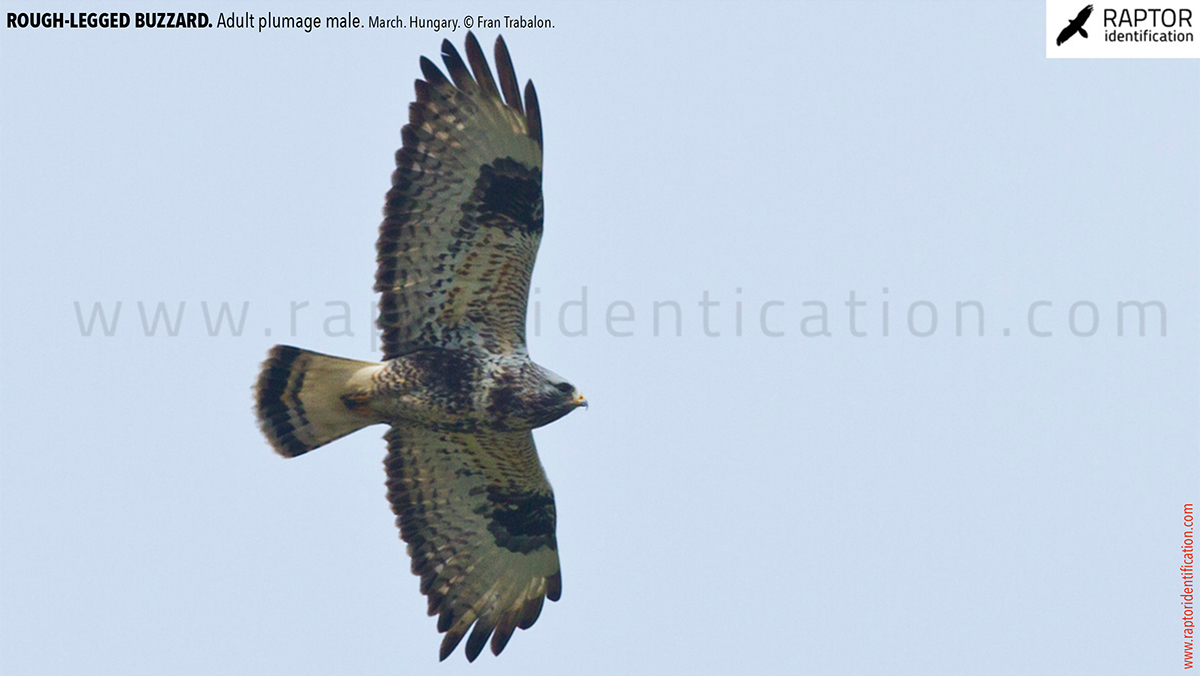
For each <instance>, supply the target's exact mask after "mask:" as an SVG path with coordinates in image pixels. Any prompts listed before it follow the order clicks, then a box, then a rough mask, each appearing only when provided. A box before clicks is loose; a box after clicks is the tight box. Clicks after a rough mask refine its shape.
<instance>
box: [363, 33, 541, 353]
mask: <svg viewBox="0 0 1200 676" xmlns="http://www.w3.org/2000/svg"><path fill="white" fill-rule="evenodd" d="M495 54H496V68H497V70H498V73H499V76H500V87H499V88H497V86H496V82H495V81H494V80H493V79H492V73H491V69H490V68H489V67H488V63H487V59H486V58H485V57H484V56H483V52H482V50H481V49H480V47H479V42H478V41H477V40H476V39H475V36H474V35H472V34H470V33H468V34H467V58H468V60H469V61H470V71H468V69H467V65H466V64H465V63H464V62H463V60H462V57H460V56H459V54H458V52H457V51H456V50H455V49H454V45H452V44H450V42H449V41H448V40H447V41H444V42H442V59H443V61H445V64H446V69H447V71H448V72H449V73H450V79H447V78H446V76H445V75H444V74H443V73H442V72H441V71H440V70H438V68H437V66H435V65H434V64H433V63H432V62H431V61H429V60H428V59H426V58H424V57H422V58H421V71H422V73H423V74H424V76H425V79H424V80H417V82H416V90H417V100H416V101H415V102H413V104H412V105H411V106H410V108H409V123H408V124H407V125H406V126H405V127H404V129H403V130H402V136H403V140H404V146H403V147H402V148H400V150H399V151H397V152H396V172H395V173H394V174H393V175H392V189H391V190H390V191H389V192H388V194H387V203H386V205H385V206H384V221H383V225H382V226H381V227H380V232H379V242H378V245H377V250H378V263H379V268H378V271H377V273H376V276H375V290H376V291H381V292H382V293H383V297H382V299H381V300H380V313H379V326H380V329H381V330H382V331H383V352H384V358H385V359H392V358H395V357H397V356H400V355H402V354H405V353H408V352H411V351H413V350H417V349H421V348H424V347H445V348H459V349H470V348H476V349H483V350H486V351H488V352H509V351H513V350H520V349H524V346H525V306H526V301H527V300H528V297H529V278H530V275H531V274H532V272H533V263H534V259H535V258H536V256H537V249H538V244H539V243H540V242H541V236H542V127H541V115H540V112H539V109H538V103H537V94H536V92H534V89H533V83H532V82H529V83H528V84H526V86H525V98H524V101H522V98H521V92H520V89H519V88H518V86H517V77H516V73H515V72H514V70H513V66H512V60H511V59H510V58H509V55H508V48H507V47H506V46H505V44H504V40H503V39H502V38H497V39H496V52H495ZM472 72H473V73H474V74H473V75H472ZM501 92H503V95H502V94H501Z"/></svg>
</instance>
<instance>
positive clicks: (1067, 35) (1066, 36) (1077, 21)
mask: <svg viewBox="0 0 1200 676" xmlns="http://www.w3.org/2000/svg"><path fill="white" fill-rule="evenodd" d="M1091 15H1092V6H1091V5H1088V6H1087V7H1084V8H1083V9H1081V10H1079V14H1077V15H1076V16H1075V18H1074V19H1073V20H1072V21H1071V23H1069V24H1067V27H1066V28H1064V29H1062V32H1061V33H1059V34H1058V41H1057V42H1056V44H1058V45H1062V43H1064V42H1066V41H1067V40H1070V39H1071V36H1072V35H1074V34H1076V33H1079V34H1080V35H1082V36H1083V37H1085V38H1086V37H1087V31H1085V30H1083V24H1085V23H1087V20H1088V17H1089V16H1091Z"/></svg>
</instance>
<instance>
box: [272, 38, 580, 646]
mask: <svg viewBox="0 0 1200 676" xmlns="http://www.w3.org/2000/svg"><path fill="white" fill-rule="evenodd" d="M466 46H467V56H468V62H469V63H470V70H468V67H467V62H464V61H463V60H462V58H461V57H460V56H459V54H458V52H457V51H456V50H455V49H454V47H453V45H451V44H450V43H449V42H448V41H446V42H443V43H442V58H443V60H444V62H445V64H446V67H447V70H448V72H449V74H450V78H449V79H448V78H447V77H446V76H445V75H444V74H443V73H442V72H441V71H440V70H438V68H437V67H436V66H434V65H433V63H432V62H430V61H428V60H427V59H424V58H423V59H422V60H421V70H422V72H423V74H424V76H425V79H424V80H418V81H417V82H416V93H417V100H416V101H415V102H414V103H413V104H412V106H411V107H410V109H409V124H408V125H406V126H405V127H404V128H403V130H402V137H403V141H404V144H403V147H402V148H401V149H400V150H399V151H398V152H397V153H396V171H395V173H394V174H393V176H392V189H391V190H390V191H389V192H388V194H387V199H386V203H385V206H384V221H383V224H382V225H381V226H380V234H379V241H378V244H377V247H376V249H377V262H378V271H377V273H376V283H375V289H376V290H377V291H379V292H381V294H382V298H381V301H380V318H379V324H380V328H381V329H382V331H383V350H384V360H383V361H382V362H368V361H358V360H353V359H345V358H341V357H333V356H329V355H324V354H319V353H316V352H312V351H309V350H303V349H300V348H296V347H290V346H282V345H278V346H275V347H274V348H273V349H272V350H271V353H270V355H269V357H268V358H267V361H266V362H265V363H264V364H263V368H262V372H261V373H260V375H259V379H258V383H257V385H256V408H257V413H258V418H259V424H260V427H261V428H262V430H263V433H264V434H265V435H266V436H267V439H268V440H269V441H270V442H271V444H272V446H273V447H274V448H275V450H276V451H277V452H279V453H280V454H281V455H283V456H285V457H295V456H299V455H303V454H305V453H307V452H309V451H311V450H313V449H315V448H317V447H319V446H322V445H324V444H327V443H329V442H331V441H333V440H335V439H338V438H340V437H343V436H345V435H347V434H350V433H352V432H355V431H357V430H359V429H361V428H363V427H366V426H368V425H374V424H386V425H389V426H390V427H391V429H390V430H389V431H388V433H387V434H386V435H385V438H386V439H387V442H388V456H387V459H386V460H385V461H384V465H385V468H386V470H387V474H388V481H387V487H388V499H389V501H390V502H391V504H392V509H393V510H394V511H395V513H396V516H397V519H396V521H397V525H398V526H399V527H400V533H401V536H402V537H403V538H404V540H405V541H406V542H407V543H408V553H409V555H410V556H411V557H412V570H413V572H414V573H416V574H417V575H419V576H420V577H421V592H422V593H423V594H425V595H426V596H428V597H429V613H430V614H431V615H438V616H439V617H438V630H439V631H442V632H445V633H446V637H445V639H444V640H443V642H442V649H441V657H442V659H445V657H446V656H447V655H449V654H450V652H451V651H453V650H454V648H455V646H457V645H458V643H459V642H460V641H461V640H462V639H463V637H464V636H465V635H466V632H467V631H468V630H471V635H470V638H469V639H468V640H467V647H466V653H467V657H468V659H471V660H474V659H475V657H476V656H477V655H478V654H479V652H480V651H481V650H482V649H483V647H484V645H485V644H487V643H488V640H489V638H490V640H491V647H492V651H493V652H494V653H496V654H499V653H500V651H501V650H503V648H504V646H505V645H506V644H507V642H508V639H509V638H510V637H511V635H512V633H513V631H514V630H515V629H516V628H517V627H521V628H528V627H529V626H531V625H532V624H533V622H534V621H535V620H536V619H537V617H538V614H539V613H540V612H541V609H542V604H543V602H544V600H545V599H547V598H549V599H550V600H552V601H556V600H558V598H559V595H560V594H561V590H562V577H561V573H560V572H559V563H558V545H557V541H556V539H555V525H556V514H555V508H554V494H553V492H552V491H551V490H550V484H549V482H548V481H547V480H546V476H545V473H544V472H543V470H542V467H541V463H540V462H539V461H538V457H537V451H536V450H535V448H534V444H533V435H532V430H533V429H535V428H537V427H541V426H542V425H546V424H549V423H551V422H553V421H555V420H558V419H559V418H561V417H563V416H564V415H566V414H567V413H569V412H571V411H572V410H574V409H576V408H578V407H580V406H583V405H586V402H585V400H584V398H583V396H582V395H581V394H580V393H579V391H578V390H577V389H575V387H574V386H573V385H571V384H570V383H568V382H566V381H565V380H564V379H563V378H562V377H560V376H558V375H557V374H555V373H553V372H552V371H550V370H548V369H545V368H543V367H541V366H539V365H537V364H536V363H534V362H533V361H532V360H531V359H530V357H529V353H528V350H527V348H526V345H525V311H526V305H527V302H528V295H529V282H530V277H531V275H532V272H533V264H534V260H535V257H536V255H537V249H538V245H539V243H540V241H541V236H542V187H541V167H542V127H541V113H540V109H539V107H538V101H537V95H536V93H535V92H534V90H533V84H532V83H528V84H527V85H526V87H525V96H524V98H522V96H521V92H520V89H519V88H518V86H517V80H516V74H515V71H514V70H513V67H512V62H511V60H510V58H509V55H508V49H507V47H506V46H505V45H504V41H503V40H502V39H498V40H497V42H496V53H495V56H496V62H497V68H498V73H499V79H500V82H499V86H497V83H496V82H495V80H493V78H492V73H491V69H490V68H489V66H488V63H487V60H486V59H485V58H484V56H483V53H482V50H481V49H480V47H479V43H478V42H477V41H476V39H475V36H474V35H471V34H469V33H468V35H467V43H466ZM472 627H474V629H473V630H472Z"/></svg>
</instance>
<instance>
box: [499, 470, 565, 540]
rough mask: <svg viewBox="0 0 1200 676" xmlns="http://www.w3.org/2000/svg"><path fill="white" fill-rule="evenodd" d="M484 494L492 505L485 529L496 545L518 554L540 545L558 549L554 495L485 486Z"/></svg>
mask: <svg viewBox="0 0 1200 676" xmlns="http://www.w3.org/2000/svg"><path fill="white" fill-rule="evenodd" d="M487 498H488V503H489V504H490V506H491V514H490V515H489V516H490V519H489V520H488V530H489V531H491V533H492V539H493V540H495V542H496V544H497V545H499V546H501V547H504V548H505V549H507V550H509V551H513V552H518V553H521V554H527V553H529V552H531V551H533V550H534V549H538V548H540V547H549V548H550V549H554V550H556V549H558V543H557V541H555V539H554V497H553V496H551V495H544V494H542V493H529V492H525V491H514V490H512V489H508V488H505V487H503V486H488V487H487Z"/></svg>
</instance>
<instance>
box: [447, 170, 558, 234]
mask: <svg viewBox="0 0 1200 676" xmlns="http://www.w3.org/2000/svg"><path fill="white" fill-rule="evenodd" d="M463 211H464V212H465V213H464V220H466V219H471V220H474V221H475V222H477V223H479V224H480V225H486V226H492V227H498V228H502V229H505V230H515V231H519V232H525V233H528V234H531V235H541V233H542V171H541V170H540V169H537V168H530V167H527V166H525V165H524V164H521V163H520V162H516V161H514V160H512V159H509V158H507V157H505V158H501V159H498V160H496V161H495V162H492V163H491V164H485V165H483V166H482V167H480V169H479V180H478V181H476V183H475V192H474V194H472V195H471V199H470V200H468V202H467V203H466V204H464V205H463ZM472 214H474V218H471V216H472Z"/></svg>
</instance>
